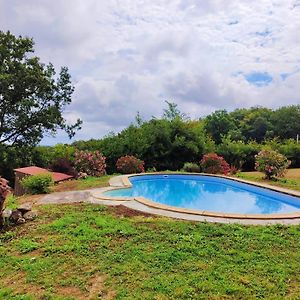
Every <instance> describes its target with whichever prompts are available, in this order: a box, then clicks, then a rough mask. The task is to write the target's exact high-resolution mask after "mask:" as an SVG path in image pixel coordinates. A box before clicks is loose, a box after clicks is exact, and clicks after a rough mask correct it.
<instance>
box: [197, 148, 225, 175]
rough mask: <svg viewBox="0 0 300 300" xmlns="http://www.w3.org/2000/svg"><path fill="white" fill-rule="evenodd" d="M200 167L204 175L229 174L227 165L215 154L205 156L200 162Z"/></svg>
mask: <svg viewBox="0 0 300 300" xmlns="http://www.w3.org/2000/svg"><path fill="white" fill-rule="evenodd" d="M200 166H201V168H202V171H203V172H204V173H210V174H225V175H227V174H228V173H229V172H230V166H229V164H228V163H227V162H226V160H225V159H224V158H223V157H222V156H219V155H217V154H216V153H208V154H205V155H204V156H203V158H202V159H201V161H200Z"/></svg>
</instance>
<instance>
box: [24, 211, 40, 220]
mask: <svg viewBox="0 0 300 300" xmlns="http://www.w3.org/2000/svg"><path fill="white" fill-rule="evenodd" d="M37 216H38V213H37V212H36V211H35V210H32V211H28V212H26V213H25V214H24V215H23V218H24V219H25V220H26V221H31V220H34V219H35V218H36V217H37Z"/></svg>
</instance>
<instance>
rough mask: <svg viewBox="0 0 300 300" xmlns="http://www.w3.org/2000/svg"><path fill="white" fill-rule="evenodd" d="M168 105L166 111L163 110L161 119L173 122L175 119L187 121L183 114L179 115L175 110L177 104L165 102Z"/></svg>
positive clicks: (176, 109) (178, 111) (177, 110)
mask: <svg viewBox="0 0 300 300" xmlns="http://www.w3.org/2000/svg"><path fill="white" fill-rule="evenodd" d="M165 102H166V103H167V105H168V108H167V109H164V114H163V118H164V119H166V120H169V121H173V120H175V119H182V120H187V119H188V117H187V115H186V114H185V113H181V112H180V110H179V109H178V108H177V104H176V103H173V102H169V101H165Z"/></svg>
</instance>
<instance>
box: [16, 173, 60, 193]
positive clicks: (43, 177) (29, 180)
mask: <svg viewBox="0 0 300 300" xmlns="http://www.w3.org/2000/svg"><path fill="white" fill-rule="evenodd" d="M21 184H22V185H23V187H24V188H25V189H26V192H27V193H29V194H33V195H34V194H47V193H49V192H50V186H52V185H53V184H54V182H53V179H52V176H51V174H49V173H44V174H39V175H32V176H26V177H24V178H23V179H22V180H21Z"/></svg>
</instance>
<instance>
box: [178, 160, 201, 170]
mask: <svg viewBox="0 0 300 300" xmlns="http://www.w3.org/2000/svg"><path fill="white" fill-rule="evenodd" d="M182 171H184V172H191V173H200V166H199V165H198V164H196V163H192V162H186V163H185V164H184V165H183V167H182Z"/></svg>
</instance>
